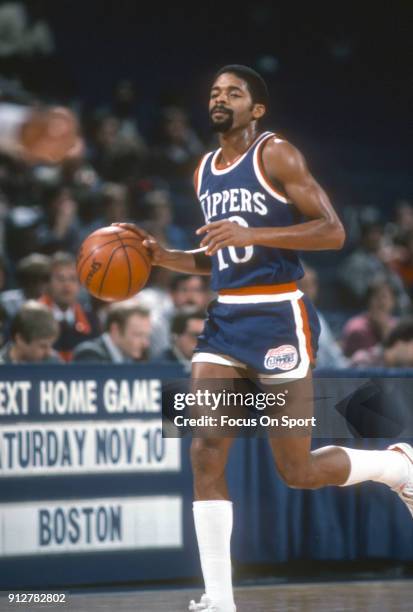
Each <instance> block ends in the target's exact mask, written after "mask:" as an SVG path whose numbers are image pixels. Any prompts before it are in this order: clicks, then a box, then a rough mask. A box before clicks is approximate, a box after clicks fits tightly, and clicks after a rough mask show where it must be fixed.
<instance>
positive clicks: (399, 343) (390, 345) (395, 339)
mask: <svg viewBox="0 0 413 612" xmlns="http://www.w3.org/2000/svg"><path fill="white" fill-rule="evenodd" d="M351 365H353V366H357V367H378V366H380V367H386V368H412V367H413V319H412V318H411V317H409V318H406V319H403V320H401V321H399V323H397V325H396V326H395V327H394V328H393V329H392V330H391V332H390V333H389V334H388V336H387V338H385V340H384V341H383V343H382V344H377V345H376V346H373V347H372V348H370V349H367V350H360V351H357V353H355V354H354V355H353V356H352V358H351Z"/></svg>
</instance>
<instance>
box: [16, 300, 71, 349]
mask: <svg viewBox="0 0 413 612" xmlns="http://www.w3.org/2000/svg"><path fill="white" fill-rule="evenodd" d="M58 333H59V324H58V323H57V321H56V320H55V318H54V317H53V314H52V312H51V310H50V309H49V308H48V307H47V306H46V305H45V304H40V303H39V302H36V301H35V300H29V301H28V302H26V303H25V304H23V306H22V307H21V308H20V310H19V312H18V313H17V314H16V315H15V317H14V319H13V320H12V323H11V328H10V335H11V337H12V339H13V340H14V339H15V338H16V335H17V334H19V335H20V336H21V337H22V338H23V340H24V341H25V342H32V341H33V340H43V339H44V338H54V337H55V336H57V335H58Z"/></svg>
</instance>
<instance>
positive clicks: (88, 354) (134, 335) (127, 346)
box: [73, 303, 151, 363]
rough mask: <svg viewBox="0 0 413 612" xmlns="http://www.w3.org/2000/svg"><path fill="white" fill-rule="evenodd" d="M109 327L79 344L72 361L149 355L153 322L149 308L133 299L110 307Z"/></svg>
mask: <svg viewBox="0 0 413 612" xmlns="http://www.w3.org/2000/svg"><path fill="white" fill-rule="evenodd" d="M105 327H106V331H105V333H104V334H102V335H101V336H99V337H98V338H96V339H94V340H87V341H86V342H82V343H81V344H79V345H78V346H77V348H76V349H75V351H74V354H73V361H77V362H90V363H134V362H136V361H145V360H147V357H148V350H149V343H150V334H151V322H150V317H149V311H148V310H146V309H145V308H142V307H141V306H137V305H136V304H132V303H120V304H113V305H111V306H110V307H109V309H108V313H107V319H106V326H105Z"/></svg>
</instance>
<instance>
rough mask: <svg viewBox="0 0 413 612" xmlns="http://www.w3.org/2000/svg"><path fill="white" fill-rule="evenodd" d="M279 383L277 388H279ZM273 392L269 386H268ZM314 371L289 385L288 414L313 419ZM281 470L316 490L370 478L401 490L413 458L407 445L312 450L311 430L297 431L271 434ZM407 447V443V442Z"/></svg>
mask: <svg viewBox="0 0 413 612" xmlns="http://www.w3.org/2000/svg"><path fill="white" fill-rule="evenodd" d="M277 388H278V389H279V386H277V387H275V388H273V391H275V392H276V391H277ZM266 390H267V391H269V389H266ZM312 397H313V389H312V380H311V371H309V372H308V374H307V376H306V377H305V378H302V379H299V380H296V381H294V382H291V383H290V384H289V385H288V400H287V405H286V407H285V412H284V414H286V415H287V416H291V417H293V418H309V417H311V416H312V415H313V399H312ZM270 444H271V448H272V451H273V455H274V459H275V463H276V466H277V469H278V471H279V473H280V475H281V477H282V478H283V480H284V481H285V482H286V483H287V484H288V485H289V486H291V487H296V488H303V489H316V488H319V487H323V486H327V485H340V486H348V485H352V484H356V483H359V482H364V481H366V480H373V481H376V482H382V483H384V484H387V485H388V486H389V487H391V488H394V489H397V488H398V487H400V486H403V485H405V484H406V482H407V481H408V479H409V473H410V472H411V465H412V463H411V461H412V460H411V459H410V460H409V458H408V456H406V454H404V452H395V450H401V451H403V450H405V449H404V448H403V445H402V447H401V448H399V449H395V450H384V451H375V450H358V449H352V448H345V447H341V446H325V447H322V448H319V449H317V450H313V451H311V431H310V429H309V430H308V433H307V434H306V432H305V431H304V430H301V431H299V430H297V431H296V433H295V434H294V433H292V434H290V435H289V436H285V437H280V436H277V435H276V436H275V437H270ZM405 446H407V445H405Z"/></svg>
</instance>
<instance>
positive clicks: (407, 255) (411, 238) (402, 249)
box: [392, 230, 413, 297]
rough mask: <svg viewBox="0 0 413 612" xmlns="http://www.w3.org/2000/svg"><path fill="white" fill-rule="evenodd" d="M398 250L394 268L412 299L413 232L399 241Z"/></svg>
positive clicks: (404, 234) (406, 233) (404, 235)
mask: <svg viewBox="0 0 413 612" xmlns="http://www.w3.org/2000/svg"><path fill="white" fill-rule="evenodd" d="M397 242H398V248H397V251H396V257H395V258H394V260H393V263H392V268H393V270H394V271H395V272H396V273H397V274H398V275H399V276H400V278H401V279H402V281H403V284H404V286H405V288H406V291H408V293H409V295H410V297H413V230H411V231H410V232H407V231H405V232H404V233H403V234H402V235H400V236H399V237H398V239H397Z"/></svg>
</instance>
